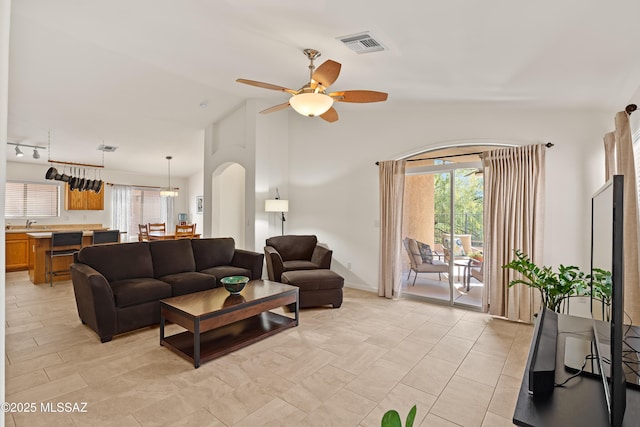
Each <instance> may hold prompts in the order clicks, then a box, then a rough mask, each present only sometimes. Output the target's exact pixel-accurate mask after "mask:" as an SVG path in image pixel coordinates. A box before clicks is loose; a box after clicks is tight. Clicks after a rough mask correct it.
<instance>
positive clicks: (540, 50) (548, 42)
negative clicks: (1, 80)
mask: <svg viewBox="0 0 640 427" xmlns="http://www.w3.org/2000/svg"><path fill="white" fill-rule="evenodd" d="M638 16H640V2H638V1H637V0H619V1H615V2H602V1H601V2H586V1H584V0H563V1H546V0H543V1H538V2H524V1H517V0H516V1H514V0H483V1H461V0H454V1H431V0H429V1H422V2H419V1H408V0H396V1H378V0H376V1H363V0H358V1H344V0H319V1H314V2H303V1H299V0H270V1H264V0H227V1H222V0H220V1H218V0H216V1H202V0H180V1H175V0H110V1H101V2H89V1H84V0H56V1H50V0H14V1H13V2H12V21H11V41H10V42H11V45H10V46H11V50H10V81H9V140H10V141H15V142H24V143H28V144H32V145H36V144H39V145H42V144H44V145H48V144H49V141H48V135H49V133H50V135H51V138H50V147H51V150H50V152H49V153H47V152H45V153H44V154H43V156H42V158H41V159H40V160H34V159H32V158H31V157H30V156H29V155H25V157H23V158H21V159H20V161H29V162H39V163H46V160H47V157H50V158H52V159H54V160H64V161H75V162H82V163H97V164H100V163H101V162H102V153H101V152H100V151H98V150H97V147H98V145H99V144H102V143H104V144H107V145H114V146H117V147H119V148H118V150H117V151H116V152H115V153H107V154H105V165H106V166H107V167H109V168H113V169H118V170H125V171H135V172H142V173H150V174H162V172H163V171H164V170H165V168H166V160H165V156H166V155H173V158H174V160H172V165H171V167H172V173H175V174H176V175H178V176H189V175H190V174H192V173H193V172H194V171H195V170H196V169H197V168H199V167H200V165H201V162H202V160H201V159H202V156H201V152H202V138H203V129H204V128H205V126H207V125H208V124H209V123H212V122H214V121H216V120H219V119H220V118H221V117H223V116H224V115H225V114H227V113H228V112H229V111H231V110H232V109H234V108H235V107H237V106H238V105H240V104H241V103H242V101H243V100H245V99H247V98H268V99H269V100H270V101H272V102H273V104H278V103H282V102H286V100H287V94H284V93H279V92H275V91H269V90H265V89H260V88H256V87H251V86H246V85H241V84H238V83H236V82H235V79H236V78H239V77H242V78H247V79H252V80H260V81H263V82H268V83H273V84H277V85H282V86H286V87H290V88H298V87H300V86H302V85H303V84H304V83H305V82H306V81H307V79H308V70H307V66H308V61H307V59H306V57H305V56H304V55H303V54H302V49H304V48H315V49H317V50H319V51H321V52H322V57H321V58H319V60H318V61H317V64H321V63H322V62H323V60H326V59H329V58H330V59H333V60H335V61H337V62H340V63H342V71H341V74H340V77H339V79H338V80H337V82H336V83H335V84H334V85H333V86H332V89H336V90H341V89H372V90H378V91H384V92H388V93H389V101H387V103H386V105H385V103H380V104H367V105H366V106H365V105H358V106H351V105H348V106H347V105H345V106H344V108H341V110H340V116H341V118H340V120H341V121H347V120H349V114H350V112H351V111H354V109H356V108H358V109H360V108H369V109H378V108H380V109H383V108H389V105H390V104H392V103H393V102H398V101H402V100H412V101H424V102H495V103H509V104H510V105H517V106H533V107H542V108H546V107H553V108H556V107H558V108H576V109H619V108H623V107H624V105H625V103H626V102H627V101H628V100H629V98H630V96H631V95H632V94H633V93H634V92H635V91H636V90H637V88H638V86H639V85H640V38H639V37H638V34H639V33H638V26H637V20H638ZM364 31H369V32H370V33H371V34H372V35H373V36H374V37H375V38H376V40H378V41H379V42H381V43H382V44H383V45H384V47H385V50H384V51H382V52H374V53H368V54H356V53H355V52H353V51H351V50H350V49H348V48H347V47H346V46H345V45H343V44H342V43H341V42H340V41H339V40H338V38H339V37H340V36H345V35H350V34H355V33H360V32H364ZM201 104H202V105H203V106H204V108H203V106H201ZM341 107H343V106H342V105H341ZM273 114H295V113H290V112H289V113H287V112H276V113H273ZM297 119H299V120H320V119H317V118H314V119H311V118H303V117H301V116H300V117H299V118H297ZM326 125H327V126H332V124H329V123H327V124H326ZM7 150H8V151H7V158H8V159H9V160H12V161H13V160H15V157H13V147H9V148H8V149H7ZM194 165H196V166H195V167H194Z"/></svg>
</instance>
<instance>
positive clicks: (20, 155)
mask: <svg viewBox="0 0 640 427" xmlns="http://www.w3.org/2000/svg"><path fill="white" fill-rule="evenodd" d="M22 156H24V153H23V152H22V151H20V146H19V145H16V157H22Z"/></svg>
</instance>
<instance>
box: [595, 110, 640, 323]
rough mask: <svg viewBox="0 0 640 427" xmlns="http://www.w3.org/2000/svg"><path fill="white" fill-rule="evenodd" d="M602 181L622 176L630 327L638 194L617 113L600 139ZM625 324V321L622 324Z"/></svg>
mask: <svg viewBox="0 0 640 427" xmlns="http://www.w3.org/2000/svg"><path fill="white" fill-rule="evenodd" d="M604 146H605V169H606V177H605V178H606V179H607V180H608V179H610V178H611V176H612V175H624V177H625V179H624V204H623V206H624V208H623V209H624V236H625V239H624V256H625V259H624V294H625V295H624V309H625V312H626V313H627V314H628V315H629V316H630V317H631V319H632V321H633V322H634V323H637V322H638V321H640V270H639V267H638V263H639V261H640V258H639V257H638V241H639V238H640V235H639V234H638V190H637V185H636V167H635V161H634V158H633V139H632V136H631V126H630V124H629V115H628V114H627V113H626V111H620V112H618V113H617V114H616V117H615V130H614V131H613V132H610V133H608V134H606V135H605V136H604ZM625 322H628V319H626V320H625Z"/></svg>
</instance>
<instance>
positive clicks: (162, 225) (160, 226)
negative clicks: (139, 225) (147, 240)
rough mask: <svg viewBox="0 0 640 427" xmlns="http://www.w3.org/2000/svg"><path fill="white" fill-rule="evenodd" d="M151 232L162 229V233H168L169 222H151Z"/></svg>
mask: <svg viewBox="0 0 640 427" xmlns="http://www.w3.org/2000/svg"><path fill="white" fill-rule="evenodd" d="M148 225H149V232H153V231H160V232H162V233H166V232H167V224H165V223H164V222H159V223H151V222H150V223H149V224H148Z"/></svg>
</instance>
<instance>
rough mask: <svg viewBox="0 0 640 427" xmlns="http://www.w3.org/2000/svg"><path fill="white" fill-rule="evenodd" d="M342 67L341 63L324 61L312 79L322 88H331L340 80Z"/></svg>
mask: <svg viewBox="0 0 640 427" xmlns="http://www.w3.org/2000/svg"><path fill="white" fill-rule="evenodd" d="M341 67H342V65H340V63H339V62H336V61H332V60H330V59H329V60H327V61H324V62H323V63H322V65H320V66H319V67H318V68H316V70H315V71H314V72H313V75H312V76H311V78H312V79H313V80H315V81H316V82H318V83H319V84H321V85H322V86H324V87H329V86H331V85H332V84H333V82H335V81H336V79H337V78H338V75H339V74H340V68H341Z"/></svg>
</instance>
